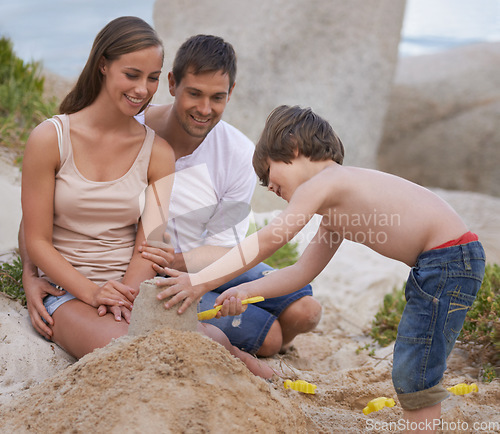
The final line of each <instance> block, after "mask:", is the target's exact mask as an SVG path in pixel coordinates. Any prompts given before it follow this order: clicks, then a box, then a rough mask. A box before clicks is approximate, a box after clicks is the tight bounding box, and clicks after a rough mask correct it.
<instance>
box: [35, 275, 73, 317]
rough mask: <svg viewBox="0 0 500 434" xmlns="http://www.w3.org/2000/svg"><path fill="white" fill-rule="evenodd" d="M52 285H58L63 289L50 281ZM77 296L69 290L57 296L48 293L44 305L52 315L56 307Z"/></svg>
mask: <svg viewBox="0 0 500 434" xmlns="http://www.w3.org/2000/svg"><path fill="white" fill-rule="evenodd" d="M49 283H50V284H51V285H52V286H54V287H56V288H57V289H63V288H61V287H60V286H57V285H54V284H53V283H51V282H49ZM74 298H75V297H74V296H73V295H71V294H70V293H69V292H68V291H66V293H65V294H63V295H59V296H55V295H47V296H46V297H44V299H43V305H44V306H45V309H47V312H48V313H49V315H50V316H52V315H53V313H54V312H55V311H56V309H57V308H58V307H59V306H61V305H62V304H64V303H66V302H67V301H70V300H73V299H74Z"/></svg>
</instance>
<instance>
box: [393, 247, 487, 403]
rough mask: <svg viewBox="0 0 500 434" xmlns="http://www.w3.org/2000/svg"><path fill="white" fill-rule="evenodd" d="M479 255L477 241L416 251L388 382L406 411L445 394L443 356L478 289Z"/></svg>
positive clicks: (482, 258) (480, 274)
mask: <svg viewBox="0 0 500 434" xmlns="http://www.w3.org/2000/svg"><path fill="white" fill-rule="evenodd" d="M484 268H485V254H484V250H483V247H482V246H481V243H480V242H479V241H473V242H470V243H467V244H462V245H458V246H452V247H446V248H443V249H435V250H428V251H426V252H424V253H422V254H421V255H420V256H419V257H418V259H417V263H416V264H415V266H414V267H413V268H412V269H411V271H410V275H409V277H408V281H407V282H406V290H405V296H406V301H407V304H406V307H405V309H404V312H403V316H402V318H401V321H400V323H399V327H398V335H397V338H396V344H395V346H394V363H393V369H392V381H393V384H394V388H395V389H396V393H397V394H398V399H399V402H400V403H401V406H402V407H403V408H404V409H406V410H415V409H418V408H424V407H430V406H432V405H435V404H438V403H440V402H441V401H443V400H444V399H446V398H447V397H448V396H449V393H448V392H447V391H446V389H445V388H444V387H443V386H442V385H441V380H442V377H443V374H444V371H445V370H446V359H447V357H448V356H449V354H450V352H451V350H452V348H453V346H454V345H455V341H456V339H457V337H458V335H459V333H460V330H461V329H462V326H463V323H464V320H465V316H466V314H467V312H468V310H469V309H470V307H471V305H472V303H473V302H474V300H475V298H476V294H477V292H478V291H479V288H480V287H481V283H482V280H483V276H484Z"/></svg>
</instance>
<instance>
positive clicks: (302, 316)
mask: <svg viewBox="0 0 500 434" xmlns="http://www.w3.org/2000/svg"><path fill="white" fill-rule="evenodd" d="M321 312H322V308H321V304H320V303H319V301H318V300H316V299H315V298H314V297H312V296H310V295H307V296H305V297H302V298H299V299H298V300H297V301H294V302H293V303H292V304H290V306H288V307H287V308H286V309H285V310H284V311H283V312H282V314H281V315H280V316H279V317H278V321H279V322H280V324H281V327H282V328H288V327H292V328H294V329H296V330H297V331H298V332H299V333H307V332H309V331H311V330H314V329H315V328H316V326H317V325H318V323H319V321H320V319H321Z"/></svg>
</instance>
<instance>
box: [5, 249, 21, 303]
mask: <svg viewBox="0 0 500 434" xmlns="http://www.w3.org/2000/svg"><path fill="white" fill-rule="evenodd" d="M22 276H23V265H22V263H21V258H20V257H19V255H16V257H15V258H14V259H13V260H12V261H11V262H4V263H1V264H0V292H3V293H4V294H6V295H7V296H8V297H10V298H12V299H14V300H17V301H19V303H21V304H22V305H23V306H26V295H25V294H24V289H23V281H22Z"/></svg>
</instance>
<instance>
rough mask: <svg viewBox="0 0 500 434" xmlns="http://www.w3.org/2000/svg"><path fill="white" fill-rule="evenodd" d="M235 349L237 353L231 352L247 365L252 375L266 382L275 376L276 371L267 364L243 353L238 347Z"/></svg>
mask: <svg viewBox="0 0 500 434" xmlns="http://www.w3.org/2000/svg"><path fill="white" fill-rule="evenodd" d="M233 348H234V351H235V352H233V351H231V350H229V351H230V352H231V354H232V355H233V356H235V357H238V359H240V360H241V361H242V362H243V363H244V364H245V365H247V368H248V369H249V370H250V372H251V373H252V374H254V375H257V376H259V377H262V378H264V379H265V380H268V379H270V378H271V377H272V376H273V375H274V374H275V372H274V370H273V369H272V368H271V367H270V366H269V365H268V364H267V363H264V362H263V361H262V360H259V359H258V358H257V357H254V356H252V355H251V354H249V353H246V352H245V351H241V350H240V349H238V348H236V347H233Z"/></svg>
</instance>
